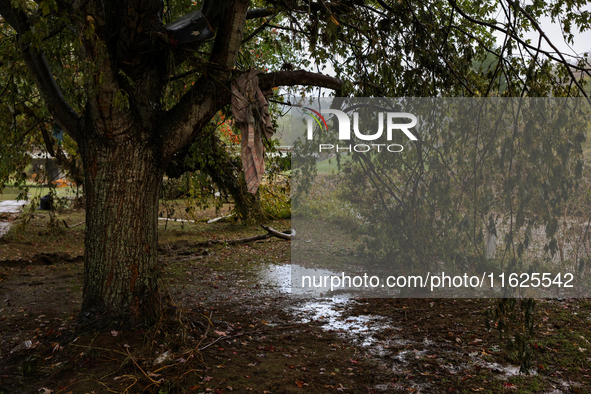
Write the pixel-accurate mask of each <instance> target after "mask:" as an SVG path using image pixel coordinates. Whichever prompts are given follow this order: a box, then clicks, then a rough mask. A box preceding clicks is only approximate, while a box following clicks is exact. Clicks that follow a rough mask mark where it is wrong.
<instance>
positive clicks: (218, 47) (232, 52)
mask: <svg viewBox="0 0 591 394" xmlns="http://www.w3.org/2000/svg"><path fill="white" fill-rule="evenodd" d="M247 10H248V1H247V0H235V1H234V2H233V3H232V6H231V7H230V8H229V9H228V10H226V12H225V13H224V16H223V18H222V21H221V23H220V27H219V28H218V32H217V34H216V38H215V42H214V44H213V49H212V51H211V58H210V62H211V63H214V64H219V65H221V66H223V67H225V68H227V69H233V68H234V65H235V64H236V57H237V56H238V51H239V50H240V46H241V45H242V36H243V35H244V26H245V23H246V12H247ZM224 74H226V75H227V73H224Z"/></svg>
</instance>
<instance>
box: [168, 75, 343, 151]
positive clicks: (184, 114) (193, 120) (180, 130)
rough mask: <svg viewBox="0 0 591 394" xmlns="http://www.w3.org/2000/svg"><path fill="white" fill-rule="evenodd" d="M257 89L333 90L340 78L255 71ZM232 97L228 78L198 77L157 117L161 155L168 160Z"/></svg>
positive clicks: (196, 134) (338, 87) (337, 89)
mask: <svg viewBox="0 0 591 394" xmlns="http://www.w3.org/2000/svg"><path fill="white" fill-rule="evenodd" d="M257 76H258V78H259V86H260V88H261V90H268V89H270V88H273V87H277V86H296V85H309V86H318V87H324V88H328V89H334V90H336V91H337V92H339V91H340V89H341V88H342V85H343V83H342V81H341V80H339V79H337V78H334V77H330V76H328V75H323V74H317V73H313V72H309V71H304V70H297V71H278V72H273V73H268V74H263V73H261V74H258V75H257ZM231 99H232V95H231V89H230V80H229V79H228V80H227V81H225V82H223V81H219V82H218V81H215V80H213V79H211V78H208V77H205V76H204V77H201V78H200V79H199V80H198V81H197V82H195V85H194V86H193V87H192V88H191V89H190V90H189V91H188V92H187V93H185V95H184V96H183V97H182V98H181V100H180V101H179V102H178V103H177V104H176V105H175V106H174V107H173V108H172V109H170V110H169V111H168V112H167V114H166V115H165V116H164V117H162V119H161V121H160V126H159V127H160V130H159V131H158V132H157V135H161V136H164V150H163V156H164V157H163V158H164V160H168V159H169V158H171V157H172V155H174V154H175V153H176V152H178V151H179V150H181V149H182V148H183V147H184V146H185V145H187V144H189V143H191V142H192V141H193V140H194V139H195V138H196V137H197V136H198V135H199V133H200V132H201V129H202V128H203V127H204V126H205V125H206V124H207V122H209V121H210V120H211V118H212V117H213V116H214V115H215V114H216V113H217V112H218V111H219V110H220V109H222V108H223V107H224V106H226V105H228V104H230V101H231Z"/></svg>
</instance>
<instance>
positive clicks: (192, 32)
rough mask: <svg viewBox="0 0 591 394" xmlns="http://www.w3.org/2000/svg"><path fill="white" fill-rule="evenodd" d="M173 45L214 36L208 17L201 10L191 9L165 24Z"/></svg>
mask: <svg viewBox="0 0 591 394" xmlns="http://www.w3.org/2000/svg"><path fill="white" fill-rule="evenodd" d="M164 28H165V29H166V31H167V32H168V37H169V41H170V43H171V44H173V45H180V44H186V43H188V42H199V41H205V40H207V39H210V38H212V37H213V36H214V34H213V30H212V28H211V25H210V24H209V22H208V21H207V18H206V17H205V15H203V13H202V12H201V11H199V10H196V11H191V12H190V13H188V14H187V15H183V16H181V17H180V18H178V19H177V20H175V21H172V22H170V23H168V24H166V25H165V26H164Z"/></svg>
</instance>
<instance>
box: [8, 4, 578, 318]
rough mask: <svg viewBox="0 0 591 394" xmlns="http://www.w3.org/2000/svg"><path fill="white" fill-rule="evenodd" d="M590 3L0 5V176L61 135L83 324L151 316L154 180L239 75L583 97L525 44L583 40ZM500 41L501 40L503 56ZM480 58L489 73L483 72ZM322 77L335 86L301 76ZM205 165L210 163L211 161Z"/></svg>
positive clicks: (354, 86) (554, 62) (395, 88)
mask: <svg viewBox="0 0 591 394" xmlns="http://www.w3.org/2000/svg"><path fill="white" fill-rule="evenodd" d="M584 3H585V2H583V1H558V2H554V3H552V4H549V3H545V2H535V3H534V4H533V5H523V6H520V5H519V4H518V3H517V2H506V3H505V2H502V3H498V2H496V1H484V2H472V1H466V2H461V3H458V2H456V1H454V0H450V1H428V2H411V1H399V2H398V1H396V2H395V1H385V0H376V1H357V0H348V1H333V2H327V1H324V0H319V1H317V2H306V1H284V0H279V1H274V0H272V1H261V2H256V3H255V2H251V3H249V2H247V1H245V0H222V1H219V0H217V1H215V0H205V1H204V2H203V3H202V4H196V3H195V2H192V1H184V0H172V1H162V0H128V1H109V0H101V1H98V0H74V1H70V0H43V1H10V0H0V15H1V16H2V19H0V34H2V38H1V40H2V41H1V44H0V45H1V48H0V52H1V55H0V63H1V69H0V81H1V85H0V89H1V94H2V96H1V97H0V100H2V103H3V105H2V106H1V107H0V123H1V126H0V130H1V133H2V134H3V135H4V140H5V141H6V142H7V143H6V144H5V145H4V146H3V148H2V166H1V167H0V170H1V171H2V173H1V174H0V175H2V177H3V178H5V177H6V176H7V175H8V174H10V173H12V172H13V171H14V170H15V169H17V168H18V164H19V163H21V162H22V157H21V156H19V153H22V151H23V150H24V148H25V146H24V145H25V144H26V142H30V141H32V140H33V139H34V138H35V136H34V133H36V132H37V130H38V128H37V126H38V125H44V124H45V123H49V122H50V121H51V120H53V121H55V122H57V123H58V124H59V125H60V126H61V128H63V129H64V130H65V132H66V133H67V135H68V136H69V138H71V139H72V141H73V142H74V143H75V144H76V145H77V147H78V151H79V154H80V155H81V158H82V161H83V167H84V176H85V192H86V197H87V200H86V212H87V213H86V215H87V220H86V223H87V232H86V239H85V280H84V300H83V304H82V310H81V315H80V319H81V320H83V321H84V320H90V321H94V320H95V319H97V318H98V317H102V318H111V317H113V316H119V315H126V316H131V317H133V318H135V319H140V318H142V317H146V316H152V315H153V314H154V313H156V312H157V307H156V306H157V304H158V302H156V301H158V299H159V295H158V283H157V271H156V268H155V267H156V263H157V253H156V244H157V212H158V192H159V188H160V185H161V181H162V176H163V174H164V171H165V168H166V166H167V164H168V163H169V162H170V161H171V159H172V158H173V157H174V155H175V154H177V152H180V151H182V150H183V148H185V147H186V146H188V145H189V144H193V143H198V144H216V141H217V140H216V139H215V138H209V136H210V133H209V131H208V130H209V128H208V127H207V126H208V124H209V122H210V121H211V119H212V117H214V115H215V114H216V113H217V112H218V111H219V110H220V109H222V108H223V107H225V106H227V105H229V104H230V102H231V98H232V94H231V91H232V89H231V85H232V83H233V81H235V80H236V78H239V77H240V75H242V74H245V73H247V72H249V71H250V70H251V69H253V68H259V69H267V70H265V72H262V73H261V74H259V75H258V78H259V86H260V88H261V89H262V90H263V91H267V90H269V89H270V88H272V87H278V86H296V85H301V86H320V87H325V88H329V89H332V90H336V91H338V92H340V93H343V94H357V95H365V96H404V95H409V96H429V95H486V94H489V93H491V92H495V94H506V95H523V94H531V95H539V94H554V95H572V94H579V93H584V91H583V90H582V87H581V81H582V79H583V78H584V77H585V76H588V75H589V74H588V70H587V69H586V66H585V64H584V63H583V62H582V61H581V62H578V63H577V64H571V65H569V64H568V63H569V61H571V60H572V59H568V58H566V57H565V56H564V55H562V54H559V53H550V52H544V51H543V50H541V49H540V48H541V47H540V43H541V42H543V41H544V40H546V37H545V36H544V35H543V34H541V35H540V41H539V42H538V43H530V42H528V41H526V40H524V39H523V34H522V33H523V31H526V30H539V26H538V25H537V22H536V21H537V20H538V19H539V18H540V17H541V16H542V15H544V14H550V15H552V16H553V17H555V18H562V19H563V20H564V21H565V27H566V28H570V27H571V26H572V25H573V24H574V25H575V26H577V27H580V28H585V29H586V28H588V27H589V18H588V14H587V13H585V12H581V13H579V12H578V11H577V7H580V6H582V5H583V4H584ZM198 10H200V12H198ZM499 15H501V17H499ZM179 18H180V19H179ZM497 19H500V20H506V21H507V22H505V23H503V22H498V21H497ZM494 30H497V31H501V32H503V33H504V34H505V41H504V42H503V43H502V45H501V46H500V47H496V45H495V40H494V38H493V35H492V33H491V32H492V31H494ZM303 54H305V55H303ZM487 56H489V57H490V56H492V57H493V58H494V61H493V62H488V63H483V62H484V61H485V60H486V59H487ZM574 60H577V59H574ZM571 63H572V61H571ZM575 63H576V62H575ZM325 64H331V65H332V67H333V68H334V71H335V74H336V77H330V76H327V75H323V74H320V73H318V72H309V71H304V69H308V70H309V69H313V68H316V69H317V70H318V68H319V67H321V66H322V65H325ZM481 64H487V67H486V68H483V67H481ZM300 68H303V69H300ZM9 151H10V152H11V153H10V155H9V154H7V152H9ZM205 151H206V152H210V153H208V154H210V155H214V156H212V159H213V160H216V159H217V160H220V158H219V157H218V156H215V155H216V153H215V152H219V150H216V149H211V150H205Z"/></svg>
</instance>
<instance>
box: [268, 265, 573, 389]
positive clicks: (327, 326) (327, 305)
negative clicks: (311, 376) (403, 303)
mask: <svg viewBox="0 0 591 394" xmlns="http://www.w3.org/2000/svg"><path fill="white" fill-rule="evenodd" d="M294 272H296V273H297V275H294V276H293V277H294V278H298V277H299V278H301V276H302V275H333V273H332V272H330V271H326V270H314V269H308V268H304V267H301V266H297V265H291V264H286V265H273V266H269V267H267V268H265V269H263V270H262V271H261V273H260V277H261V280H262V281H263V282H265V283H267V284H270V285H273V286H275V287H276V288H277V290H279V291H280V292H282V293H292V292H291V288H292V284H293V283H292V274H293V273H294ZM316 290H317V289H316ZM316 290H315V291H314V293H316ZM325 290H326V292H329V290H330V289H329V288H326V289H325ZM316 294H317V293H316ZM354 303H357V301H356V300H355V299H353V298H351V295H347V294H344V295H339V296H333V297H331V298H320V299H314V300H311V301H307V302H304V303H303V304H301V305H300V306H295V307H292V308H291V311H292V312H293V314H294V315H295V318H296V320H297V321H299V322H301V323H310V322H320V323H321V324H322V329H323V330H325V331H332V332H336V333H338V334H339V335H341V336H344V337H347V338H348V339H350V340H352V341H353V342H354V343H356V344H357V345H360V346H362V347H365V348H366V350H367V352H368V353H370V354H373V355H374V356H377V357H388V356H390V357H391V358H392V359H393V360H394V364H393V365H392V369H393V371H395V372H402V371H405V370H406V368H407V366H408V364H409V363H410V362H411V361H413V360H416V359H420V358H421V357H423V356H425V355H426V354H428V353H430V352H431V351H432V350H434V347H435V346H436V344H435V343H434V342H433V341H432V340H430V339H428V338H425V339H424V340H423V341H421V342H415V341H410V340H407V339H404V338H401V337H399V338H390V339H388V340H387V341H385V342H383V341H382V342H381V341H378V340H377V339H376V338H375V334H376V333H378V332H381V331H383V330H385V329H393V330H399V329H397V328H396V327H394V325H393V324H392V322H389V321H387V320H386V319H385V318H384V317H383V316H379V315H371V314H367V315H359V316H344V314H345V313H344V312H345V311H346V310H347V309H349V308H350V307H351V306H352V305H353V304H354ZM401 336H403V334H401ZM401 347H403V348H405V349H402V350H400V348H401ZM396 348H398V349H396ZM476 365H479V366H480V367H481V368H486V369H490V370H493V371H495V372H497V373H498V374H499V375H500V376H499V378H500V379H506V378H508V377H511V376H515V375H519V367H518V366H513V365H506V366H503V365H500V364H497V363H490V362H487V361H484V360H481V359H479V358H478V357H473V363H468V364H461V365H442V366H443V367H444V368H446V369H448V370H449V371H450V372H453V373H455V374H457V373H461V372H462V371H464V370H468V369H472V368H474V366H476ZM530 374H532V375H535V374H537V371H536V370H531V371H530ZM566 386H567V387H568V385H566ZM378 389H379V390H383V389H384V388H378ZM419 392H420V389H419Z"/></svg>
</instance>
